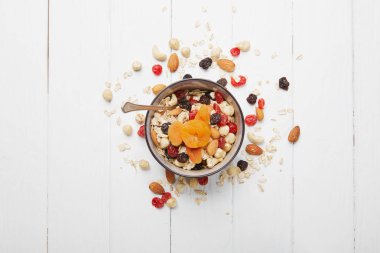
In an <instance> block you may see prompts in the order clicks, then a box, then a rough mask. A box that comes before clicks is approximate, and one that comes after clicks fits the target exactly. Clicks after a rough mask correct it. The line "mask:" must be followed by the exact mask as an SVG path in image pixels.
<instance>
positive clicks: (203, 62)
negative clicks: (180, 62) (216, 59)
mask: <svg viewBox="0 0 380 253" xmlns="http://www.w3.org/2000/svg"><path fill="white" fill-rule="evenodd" d="M211 64H212V59H211V58H210V57H206V58H204V59H203V60H201V61H200V62H199V67H201V68H202V69H204V70H207V69H208V68H209V67H210V66H211Z"/></svg>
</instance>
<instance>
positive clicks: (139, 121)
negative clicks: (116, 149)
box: [135, 113, 145, 125]
mask: <svg viewBox="0 0 380 253" xmlns="http://www.w3.org/2000/svg"><path fill="white" fill-rule="evenodd" d="M135 120H136V122H137V124H139V125H142V124H144V122H145V115H144V114H141V113H138V114H136V116H135Z"/></svg>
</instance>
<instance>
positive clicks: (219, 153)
mask: <svg viewBox="0 0 380 253" xmlns="http://www.w3.org/2000/svg"><path fill="white" fill-rule="evenodd" d="M225 156H226V151H224V150H223V149H221V148H218V149H217V150H216V152H215V155H214V157H215V158H217V159H219V158H222V159H223V158H224V157H225Z"/></svg>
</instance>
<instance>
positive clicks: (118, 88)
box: [113, 82, 121, 92]
mask: <svg viewBox="0 0 380 253" xmlns="http://www.w3.org/2000/svg"><path fill="white" fill-rule="evenodd" d="M119 90H121V84H120V82H117V83H115V87H113V91H114V92H118V91H119Z"/></svg>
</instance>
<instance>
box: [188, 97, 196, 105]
mask: <svg viewBox="0 0 380 253" xmlns="http://www.w3.org/2000/svg"><path fill="white" fill-rule="evenodd" d="M189 102H190V104H191V105H193V104H196V103H198V100H196V99H194V98H193V97H190V99H189Z"/></svg>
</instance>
